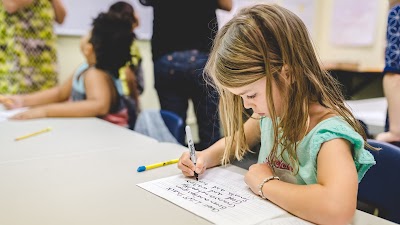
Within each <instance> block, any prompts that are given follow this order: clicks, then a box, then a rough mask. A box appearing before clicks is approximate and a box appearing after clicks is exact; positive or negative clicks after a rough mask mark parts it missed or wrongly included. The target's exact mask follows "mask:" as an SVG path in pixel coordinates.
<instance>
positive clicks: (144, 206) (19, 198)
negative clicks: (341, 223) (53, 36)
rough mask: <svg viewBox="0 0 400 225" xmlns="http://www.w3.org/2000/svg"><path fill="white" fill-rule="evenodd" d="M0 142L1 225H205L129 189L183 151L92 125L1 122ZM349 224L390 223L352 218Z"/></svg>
mask: <svg viewBox="0 0 400 225" xmlns="http://www.w3.org/2000/svg"><path fill="white" fill-rule="evenodd" d="M46 127H52V128H53V129H52V131H50V132H47V133H43V134H40V135H37V136H34V137H30V138H27V139H24V140H21V141H15V140H14V139H15V137H18V136H21V135H25V134H27V133H31V132H35V131H38V130H41V129H43V128H46ZM0 134H1V135H0V143H1V144H0V146H1V147H0V180H1V185H0V212H1V216H0V224H7V225H14V224H15V225H16V224H18V225H19V224H21V225H22V224H23V225H34V224H38V225H39V224H40V225H46V224H52V225H53V224H57V225H63V224H74V225H81V224H82V225H83V224H85V225H88V224H96V225H103V224H104V225H105V224H107V225H110V224H118V225H124V224H160V223H163V224H177V225H179V224H182V225H183V224H185V225H186V224H210V222H209V221H207V220H205V219H203V218H201V217H199V216H196V215H194V214H192V213H191V212H189V211H187V210H185V209H183V208H180V207H179V206H176V205H175V204H173V203H171V202H169V201H166V200H164V199H162V198H160V197H158V196H156V195H154V194H152V193H150V192H147V191H146V190H144V189H142V188H140V187H138V186H137V185H136V184H138V183H142V182H146V181H150V180H155V179H159V178H163V177H168V176H172V175H176V174H179V173H180V171H179V170H178V169H177V167H176V165H169V166H165V167H162V168H158V169H153V170H149V171H145V172H141V173H138V172H137V171H136V169H137V168H138V167H139V166H141V165H148V164H152V163H156V162H162V161H166V160H170V159H174V158H178V157H179V156H180V155H181V154H182V152H183V151H187V148H185V147H183V146H180V145H176V144H170V143H159V142H157V141H156V140H154V139H151V138H149V137H146V136H143V135H141V134H138V133H135V132H133V131H131V130H128V129H125V128H122V127H119V126H115V125H113V124H110V123H108V122H106V121H103V120H100V119H97V118H74V119H73V118H65V119H35V120H28V121H5V122H1V123H0ZM227 169H229V170H231V171H234V172H237V173H241V174H244V173H245V170H244V169H241V168H239V167H236V166H228V167H227ZM286 216H290V215H289V214H287V215H286ZM353 224H360V225H361V224H363V225H364V224H383V225H385V224H394V223H391V222H389V221H386V220H383V219H381V218H378V217H375V216H372V215H369V214H366V213H364V212H361V211H357V212H356V216H355V218H354V221H353Z"/></svg>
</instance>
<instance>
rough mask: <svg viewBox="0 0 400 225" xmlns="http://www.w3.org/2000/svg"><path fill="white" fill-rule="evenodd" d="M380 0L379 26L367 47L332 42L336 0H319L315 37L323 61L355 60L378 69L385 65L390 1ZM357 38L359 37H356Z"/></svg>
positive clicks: (363, 66)
mask: <svg viewBox="0 0 400 225" xmlns="http://www.w3.org/2000/svg"><path fill="white" fill-rule="evenodd" d="M368 1H378V8H377V9H376V10H377V18H378V21H377V26H376V32H375V37H374V39H375V41H374V43H373V44H372V45H371V46H367V47H340V46H334V45H332V44H331V43H330V35H331V33H330V32H331V30H330V26H331V23H332V21H331V18H332V14H333V12H332V8H333V3H334V0H324V1H318V5H317V8H318V10H317V18H320V19H318V21H316V27H317V29H316V30H317V34H316V37H315V39H316V40H315V43H316V49H317V51H318V52H319V55H320V57H321V59H322V60H323V61H336V62H354V63H358V64H359V65H360V68H361V69H376V68H382V69H383V67H384V63H385V62H384V50H385V45H386V41H385V35H386V24H387V12H388V1H382V0H368ZM354 38H357V37H354Z"/></svg>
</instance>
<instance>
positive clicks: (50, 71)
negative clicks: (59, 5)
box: [0, 0, 57, 94]
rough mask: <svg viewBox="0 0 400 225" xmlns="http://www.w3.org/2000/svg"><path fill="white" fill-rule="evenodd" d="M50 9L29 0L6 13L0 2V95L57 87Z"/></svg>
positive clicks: (42, 2) (47, 4) (40, 0)
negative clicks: (13, 10)
mask: <svg viewBox="0 0 400 225" xmlns="http://www.w3.org/2000/svg"><path fill="white" fill-rule="evenodd" d="M54 17H55V15H54V10H53V7H52V5H51V1H49V0H33V2H32V4H31V5H29V6H28V7H25V8H23V9H20V10H19V11H17V12H15V13H13V14H10V13H8V12H7V11H6V10H5V8H4V5H3V3H2V2H0V21H1V22H0V94H23V93H31V92H34V91H38V90H43V89H48V88H51V87H53V86H55V85H56V84H57V54H56V50H55V46H56V35H55V33H54V28H53V22H54Z"/></svg>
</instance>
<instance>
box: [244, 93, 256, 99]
mask: <svg viewBox="0 0 400 225" xmlns="http://www.w3.org/2000/svg"><path fill="white" fill-rule="evenodd" d="M255 97H256V94H254V95H247V96H246V98H248V99H252V98H255Z"/></svg>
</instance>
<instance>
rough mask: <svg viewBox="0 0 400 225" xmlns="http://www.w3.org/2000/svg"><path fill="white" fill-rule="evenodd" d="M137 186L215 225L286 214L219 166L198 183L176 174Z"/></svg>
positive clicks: (237, 175)
mask: <svg viewBox="0 0 400 225" xmlns="http://www.w3.org/2000/svg"><path fill="white" fill-rule="evenodd" d="M138 186H139V187H142V188H144V189H146V190H148V191H150V192H152V193H154V194H156V195H158V196H160V197H162V198H164V199H166V200H168V201H171V202H172V203H174V204H176V205H178V206H181V207H182V208H184V209H186V210H189V211H190V212H192V213H194V214H196V215H199V216H201V217H203V218H205V219H207V220H209V221H211V222H213V223H215V224H229V225H236V224H237V225H239V224H240V225H246V224H256V223H259V222H261V221H264V220H266V219H271V218H274V217H276V216H279V215H282V214H284V213H285V211H284V210H282V209H280V208H279V207H277V206H275V205H274V204H272V203H270V202H268V201H266V200H263V199H261V198H260V197H258V196H257V195H255V194H254V193H253V192H251V190H250V189H249V187H248V186H247V185H246V183H244V177H243V175H240V174H237V173H234V172H231V171H229V170H226V169H222V168H218V167H217V168H212V169H208V170H207V171H206V172H205V173H204V174H202V175H201V177H200V179H199V181H196V180H194V179H191V178H187V177H184V176H183V175H175V176H171V177H166V178H162V179H158V180H153V181H149V182H145V183H141V184H138Z"/></svg>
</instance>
